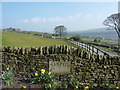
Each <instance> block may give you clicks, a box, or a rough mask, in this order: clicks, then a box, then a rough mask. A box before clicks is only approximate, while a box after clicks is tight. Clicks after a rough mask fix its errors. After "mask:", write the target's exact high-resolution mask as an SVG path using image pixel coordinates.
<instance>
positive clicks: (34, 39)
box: [2, 31, 73, 47]
mask: <svg viewBox="0 0 120 90" xmlns="http://www.w3.org/2000/svg"><path fill="white" fill-rule="evenodd" d="M61 44H62V45H69V46H73V44H71V43H70V42H68V41H66V40H60V39H51V38H45V37H38V36H33V35H31V34H23V33H16V32H8V31H2V45H3V46H15V47H41V46H51V45H61Z"/></svg>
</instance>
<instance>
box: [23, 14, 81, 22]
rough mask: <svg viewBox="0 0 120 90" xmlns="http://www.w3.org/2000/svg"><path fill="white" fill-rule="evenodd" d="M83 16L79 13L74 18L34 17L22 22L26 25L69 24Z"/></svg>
mask: <svg viewBox="0 0 120 90" xmlns="http://www.w3.org/2000/svg"><path fill="white" fill-rule="evenodd" d="M81 16H82V14H81V13H77V14H75V15H72V16H68V17H51V18H47V17H34V18H32V19H24V20H22V22H24V23H29V22H31V23H46V22H69V21H73V20H76V19H78V18H80V17H81Z"/></svg>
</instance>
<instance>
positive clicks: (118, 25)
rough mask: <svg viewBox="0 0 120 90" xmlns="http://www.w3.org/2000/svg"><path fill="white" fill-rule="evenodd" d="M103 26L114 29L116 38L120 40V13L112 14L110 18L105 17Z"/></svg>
mask: <svg viewBox="0 0 120 90" xmlns="http://www.w3.org/2000/svg"><path fill="white" fill-rule="evenodd" d="M103 24H104V25H106V26H109V27H111V28H113V29H115V30H116V32H117V34H118V37H119V38H120V13H117V14H112V15H111V16H109V17H107V19H106V20H105V21H104V22H103Z"/></svg>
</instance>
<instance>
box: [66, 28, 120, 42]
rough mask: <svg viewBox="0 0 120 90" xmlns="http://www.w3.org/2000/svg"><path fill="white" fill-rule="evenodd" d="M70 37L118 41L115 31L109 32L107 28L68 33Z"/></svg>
mask: <svg viewBox="0 0 120 90" xmlns="http://www.w3.org/2000/svg"><path fill="white" fill-rule="evenodd" d="M68 34H69V35H81V36H89V37H101V38H104V39H107V40H118V38H117V33H116V31H115V30H108V29H107V28H98V29H92V30H85V31H74V32H68Z"/></svg>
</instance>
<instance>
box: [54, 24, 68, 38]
mask: <svg viewBox="0 0 120 90" xmlns="http://www.w3.org/2000/svg"><path fill="white" fill-rule="evenodd" d="M54 31H55V34H58V35H59V36H60V38H62V36H63V35H66V33H67V28H66V27H65V26H63V25H60V26H56V27H55V28H54Z"/></svg>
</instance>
